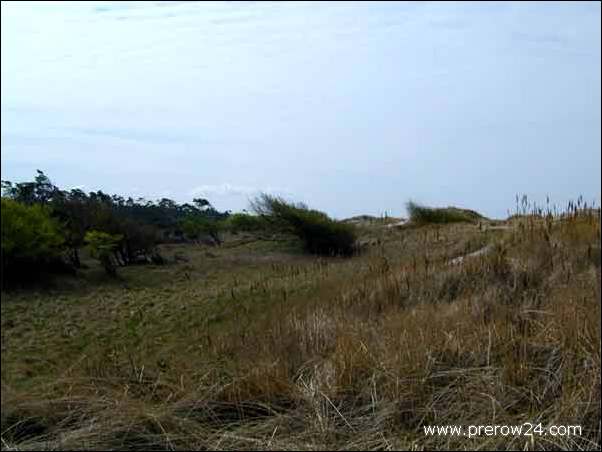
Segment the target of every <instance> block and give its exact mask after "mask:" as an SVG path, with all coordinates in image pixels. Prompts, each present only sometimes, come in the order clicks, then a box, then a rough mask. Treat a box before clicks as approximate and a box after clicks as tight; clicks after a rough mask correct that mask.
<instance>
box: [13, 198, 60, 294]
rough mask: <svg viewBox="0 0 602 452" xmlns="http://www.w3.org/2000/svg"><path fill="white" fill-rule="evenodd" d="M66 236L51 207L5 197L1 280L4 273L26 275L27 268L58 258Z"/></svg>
mask: <svg viewBox="0 0 602 452" xmlns="http://www.w3.org/2000/svg"><path fill="white" fill-rule="evenodd" d="M64 243H65V236H64V232H63V230H62V228H61V225H60V224H59V222H58V221H57V220H56V219H54V218H52V217H51V216H50V210H49V209H48V208H46V207H44V206H41V205H39V204H34V205H26V204H22V203H19V202H17V201H14V200H12V199H6V198H2V282H3V283H4V276H5V271H6V276H7V277H9V278H13V277H20V279H21V278H22V277H27V276H28V275H25V274H24V272H25V271H32V270H39V269H42V268H48V267H49V266H50V265H51V264H54V263H56V262H59V261H60V260H61V255H62V253H63V251H64Z"/></svg>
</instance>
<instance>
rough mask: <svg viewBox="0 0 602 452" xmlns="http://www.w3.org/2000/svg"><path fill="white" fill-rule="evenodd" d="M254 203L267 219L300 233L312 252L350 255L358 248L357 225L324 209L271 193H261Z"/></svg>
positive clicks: (256, 208) (273, 223) (257, 210)
mask: <svg viewBox="0 0 602 452" xmlns="http://www.w3.org/2000/svg"><path fill="white" fill-rule="evenodd" d="M251 206H252V208H253V210H254V211H255V212H256V213H257V214H259V215H260V216H261V217H263V218H264V219H265V221H267V222H269V223H271V224H272V225H274V226H276V227H280V228H282V229H284V230H287V231H290V232H292V233H293V234H295V235H296V236H298V237H299V238H300V239H301V240H302V241H303V243H304V245H305V249H306V250H307V251H308V252H310V253H312V254H319V255H328V256H335V255H343V256H348V255H351V254H353V252H354V250H355V240H356V231H355V227H354V226H353V225H351V224H345V223H341V222H338V221H335V220H333V219H331V218H329V217H328V215H326V214H325V213H324V212H320V211H318V210H313V209H309V208H308V207H307V206H306V205H304V204H291V203H288V202H286V201H284V200H283V199H282V198H279V197H275V196H271V195H267V194H261V195H260V196H259V197H258V198H256V199H255V201H253V202H252V204H251Z"/></svg>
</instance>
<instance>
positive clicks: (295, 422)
mask: <svg viewBox="0 0 602 452" xmlns="http://www.w3.org/2000/svg"><path fill="white" fill-rule="evenodd" d="M364 234H365V235H367V236H369V237H372V238H378V239H379V240H378V243H379V245H377V246H373V247H370V248H369V250H368V251H367V252H366V253H365V254H364V255H363V256H360V257H355V258H352V259H316V258H312V257H308V256H304V255H302V254H300V253H299V251H298V248H297V247H296V245H295V244H294V242H286V241H282V242H270V241H265V240H262V241H249V240H247V241H245V239H244V238H239V239H238V240H239V241H238V242H232V241H230V242H229V243H230V245H228V243H227V244H226V246H224V247H223V248H221V249H211V250H210V251H209V252H208V251H207V250H206V249H205V248H196V247H186V246H177V247H171V248H170V249H166V250H165V253H166V254H167V255H168V256H170V255H172V254H173V253H174V252H175V251H179V252H180V253H183V254H186V255H187V256H188V258H189V261H188V262H181V263H178V264H170V265H168V266H163V267H131V268H126V269H120V270H121V275H122V278H123V280H122V281H120V282H113V283H107V282H106V281H103V277H102V276H101V273H100V270H99V269H97V268H91V269H90V270H88V271H87V275H86V281H88V283H87V284H85V285H82V286H81V287H74V288H71V289H68V290H67V289H63V290H55V291H54V292H52V293H49V292H43V293H42V292H40V293H32V292H27V293H13V294H3V295H2V440H3V446H2V447H3V448H10V447H15V446H18V447H19V448H39V447H44V448H96V449H98V448H138V449H148V448H159V449H166V448H167V449H169V448H176V449H186V448H192V449H199V448H212V449H233V448H246V449H270V448H274V449H321V448H330V449H332V448H337V449H339V448H344V449H363V448H367V449H375V448H381V449H382V448H393V449H407V448H412V447H414V448H427V449H428V448H474V447H477V448H490V449H491V448H496V447H502V448H514V449H516V448H523V447H525V445H527V447H528V448H532V449H544V448H545V449H548V448H550V447H561V448H565V447H570V446H577V447H581V448H585V449H588V448H599V445H600V431H599V426H600V406H599V403H600V348H599V347H600V345H599V344H600V320H599V319H600V302H599V299H600V264H599V259H600V251H599V250H600V241H599V235H600V224H599V217H590V218H578V219H576V220H571V221H568V222H555V223H550V224H547V225H546V224H545V222H540V221H532V222H531V223H530V222H529V219H528V218H525V219H524V220H523V221H522V222H521V223H520V225H519V226H517V227H516V228H514V229H511V230H503V229H502V230H489V231H480V230H479V228H478V227H476V226H474V225H469V224H451V225H445V226H424V227H421V228H408V229H401V230H397V229H388V228H382V227H374V228H366V229H364ZM245 242H246V243H245ZM373 242H376V241H373ZM493 242H496V243H498V242H499V243H502V245H500V246H499V247H498V248H496V250H495V252H493V253H492V254H490V255H487V256H485V257H479V258H473V259H470V260H467V261H466V263H465V264H464V265H462V266H449V265H447V262H448V261H449V259H451V258H453V257H456V256H458V255H462V254H466V253H469V252H472V251H475V250H478V249H480V248H482V247H483V246H484V245H486V244H488V243H493ZM235 245H238V246H235ZM527 421H529V422H535V423H537V422H542V423H544V425H547V424H579V425H582V426H583V429H584V430H583V435H582V436H583V437H582V438H576V437H568V438H567V437H556V438H551V437H545V438H543V437H537V436H535V437H533V441H531V440H530V439H529V438H525V437H511V436H508V437H503V436H483V437H479V438H473V439H467V438H459V437H444V436H430V437H426V436H425V435H424V433H423V431H422V426H423V425H428V424H462V425H468V424H508V425H516V424H520V423H522V422H527ZM527 440H528V441H527Z"/></svg>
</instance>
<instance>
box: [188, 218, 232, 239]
mask: <svg viewBox="0 0 602 452" xmlns="http://www.w3.org/2000/svg"><path fill="white" fill-rule="evenodd" d="M181 227H182V230H183V231H184V234H186V237H188V238H189V239H191V240H200V239H201V238H202V237H203V236H209V237H211V239H212V240H213V242H214V243H215V244H216V245H221V243H222V240H221V238H220V232H221V231H222V230H223V229H224V223H223V220H221V219H218V218H209V217H205V216H201V215H191V216H188V217H186V218H184V220H182V222H181Z"/></svg>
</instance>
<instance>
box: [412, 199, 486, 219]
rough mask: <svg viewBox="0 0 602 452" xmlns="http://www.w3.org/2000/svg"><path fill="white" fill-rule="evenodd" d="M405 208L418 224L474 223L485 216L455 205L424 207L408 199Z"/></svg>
mask: <svg viewBox="0 0 602 452" xmlns="http://www.w3.org/2000/svg"><path fill="white" fill-rule="evenodd" d="M406 208H407V210H408V214H409V215H410V220H411V221H412V222H414V223H419V224H421V223H456V222H469V223H474V222H477V221H479V220H483V219H484V218H485V217H483V216H482V215H481V214H480V213H478V212H475V211H474V210H469V209H459V208H457V207H443V208H434V207H426V206H421V205H419V204H416V203H415V202H413V201H408V203H407V204H406Z"/></svg>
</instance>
